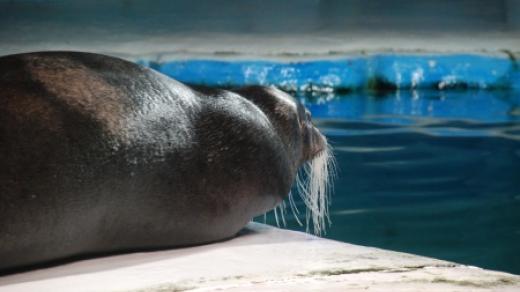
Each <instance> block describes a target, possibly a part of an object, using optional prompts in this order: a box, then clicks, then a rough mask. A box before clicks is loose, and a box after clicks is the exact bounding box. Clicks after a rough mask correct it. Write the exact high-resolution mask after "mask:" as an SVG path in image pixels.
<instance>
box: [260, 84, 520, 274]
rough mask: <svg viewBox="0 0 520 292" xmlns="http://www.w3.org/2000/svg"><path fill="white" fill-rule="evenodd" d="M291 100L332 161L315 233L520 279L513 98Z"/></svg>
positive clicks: (519, 156)
mask: <svg viewBox="0 0 520 292" xmlns="http://www.w3.org/2000/svg"><path fill="white" fill-rule="evenodd" d="M300 100H301V101H302V102H303V103H304V104H305V105H306V106H307V107H308V108H309V109H310V111H311V112H312V114H313V117H314V120H315V123H316V125H317V126H318V127H319V128H320V129H321V131H322V132H323V133H324V134H325V135H326V136H327V137H328V139H329V141H330V143H331V144H332V146H333V147H334V153H335V156H336V159H337V164H338V170H339V171H338V177H337V179H336V181H335V184H334V193H333V196H332V204H331V221H332V225H331V226H330V227H329V228H328V230H327V233H326V234H325V235H324V237H326V238H331V239H336V240H341V241H345V242H349V243H354V244H361V245H368V246H375V247H380V248H385V249H390V250H396V251H403V252H408V253H414V254H419V255H425V256H431V257H435V258H440V259H445V260H450V261H455V262H458V263H463V264H468V265H475V266H479V267H483V268H488V269H495V270H502V271H507V272H511V273H515V274H520V92H515V91H462V90H461V91H457V90H454V91H449V92H448V91H447V92H443V91H406V92H403V91H401V92H399V91H396V92H388V93H384V94H377V95H376V94H370V93H350V94H346V95H326V96H320V97H301V98H300ZM300 205H301V202H300ZM301 208H303V207H301ZM256 220H257V221H263V219H262V218H257V219H256ZM286 221H287V226H286V227H287V228H290V229H296V230H304V229H305V228H304V227H300V226H298V224H297V223H296V220H295V218H294V217H293V216H292V215H291V212H290V210H288V212H287V214H286ZM267 223H269V224H275V221H274V216H272V214H270V215H269V216H268V217H267Z"/></svg>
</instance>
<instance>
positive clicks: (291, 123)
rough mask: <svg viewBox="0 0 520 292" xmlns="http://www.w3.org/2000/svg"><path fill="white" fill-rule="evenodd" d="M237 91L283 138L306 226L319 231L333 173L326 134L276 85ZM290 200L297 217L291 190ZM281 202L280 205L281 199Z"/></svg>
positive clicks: (304, 110)
mask: <svg viewBox="0 0 520 292" xmlns="http://www.w3.org/2000/svg"><path fill="white" fill-rule="evenodd" d="M236 92H237V93H239V94H240V95H242V96H243V97H245V98H247V99H248V100H250V101H252V102H253V103H254V104H255V105H257V106H258V107H259V108H260V109H261V110H262V111H263V112H264V113H265V114H266V115H267V116H268V118H269V120H270V122H271V123H272V125H273V127H274V128H275V129H276V131H277V133H278V135H279V137H280V138H281V139H282V141H283V144H284V146H285V150H286V152H287V155H288V157H290V158H291V159H290V161H291V162H292V170H293V171H292V172H293V173H294V177H293V179H294V181H295V184H296V188H297V190H298V194H299V195H300V197H301V198H302V200H303V201H304V203H305V205H306V206H307V212H306V223H307V228H308V229H309V226H311V225H312V227H313V231H314V233H316V234H320V233H321V232H322V231H323V230H324V229H323V228H324V227H325V224H326V222H327V220H328V207H329V189H330V186H331V179H330V178H331V176H332V175H334V159H333V156H332V155H331V149H330V147H329V145H328V143H327V140H326V138H325V136H324V135H322V134H321V133H320V131H319V130H318V129H317V128H316V127H315V126H314V125H313V123H312V120H311V114H310V112H309V110H308V109H306V108H305V107H304V106H303V105H302V104H301V103H300V102H298V101H297V100H296V99H294V98H293V97H292V96H290V95H289V94H287V93H285V92H283V91H281V90H279V89H277V88H275V87H263V86H250V87H245V88H241V89H239V90H236ZM289 203H290V206H291V209H292V210H293V212H294V213H295V217H296V218H297V220H298V216H297V215H298V213H299V211H298V209H297V208H296V206H295V204H294V202H293V200H292V196H291V194H289ZM280 206H281V209H283V206H284V203H283V202H282V204H281V205H280ZM281 212H282V214H283V210H281ZM275 215H277V213H276V209H275ZM311 222H312V224H310V223H311Z"/></svg>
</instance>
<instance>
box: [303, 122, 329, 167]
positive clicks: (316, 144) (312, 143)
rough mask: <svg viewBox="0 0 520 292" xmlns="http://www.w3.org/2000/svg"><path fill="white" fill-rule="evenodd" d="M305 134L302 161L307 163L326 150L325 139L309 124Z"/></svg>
mask: <svg viewBox="0 0 520 292" xmlns="http://www.w3.org/2000/svg"><path fill="white" fill-rule="evenodd" d="M305 132H306V133H304V136H305V138H306V139H305V140H306V141H305V143H304V150H303V160H304V161H308V160H312V159H314V158H315V157H316V156H318V155H319V154H320V153H322V152H323V151H325V150H326V149H327V139H326V138H325V136H323V134H321V133H320V131H319V130H318V129H317V128H316V127H315V126H314V125H312V124H310V123H309V125H308V126H307V127H306V129H305Z"/></svg>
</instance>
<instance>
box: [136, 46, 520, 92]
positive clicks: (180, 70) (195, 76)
mask: <svg viewBox="0 0 520 292" xmlns="http://www.w3.org/2000/svg"><path fill="white" fill-rule="evenodd" d="M139 63H141V64H144V65H148V66H150V67H152V68H154V69H156V70H158V71H160V72H162V73H164V74H166V75H168V76H171V77H173V78H175V79H177V80H179V81H182V82H186V83H191V84H201V85H208V86H243V85H277V86H280V87H282V88H284V89H286V90H292V91H331V90H339V89H345V90H357V89H364V88H374V89H377V87H380V86H385V87H392V88H397V89H411V88H415V89H425V88H428V89H448V88H453V87H455V88H458V87H461V88H477V89H494V88H504V89H510V88H515V89H520V70H519V67H520V66H519V63H518V61H517V60H515V59H514V58H511V57H509V56H508V55H506V54H504V56H488V55H478V54H437V55H433V54H428V55H426V54H425V55H415V54H409V55H406V54H375V55H364V56H353V57H343V58H335V59H323V60H301V61H272V60H217V59H188V60H171V61H165V62H160V63H158V62H150V61H145V60H142V61H139Z"/></svg>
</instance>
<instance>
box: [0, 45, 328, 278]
mask: <svg viewBox="0 0 520 292" xmlns="http://www.w3.org/2000/svg"><path fill="white" fill-rule="evenodd" d="M329 157H330V155H329V151H328V147H327V142H326V140H325V137H324V136H323V135H322V134H320V132H319V131H318V130H317V129H316V128H315V127H314V126H313V124H312V122H311V117H310V114H309V111H308V110H306V109H305V108H304V107H303V106H302V104H300V103H299V102H297V101H296V100H295V99H293V98H292V97H291V96H290V95H288V94H286V93H284V92H282V91H280V90H278V89H276V88H273V87H261V86H250V87H245V88H239V89H237V90H233V91H230V90H221V89H210V88H203V87H194V86H191V87H190V86H187V85H185V84H182V83H180V82H178V81H176V80H173V79H171V78H169V77H166V76H164V75H162V74H160V73H158V72H156V71H153V70H151V69H149V68H145V67H142V66H139V65H136V64H134V63H131V62H128V61H124V60H121V59H118V58H114V57H109V56H105V55H99V54H92V53H81V52H37V53H26V54H17V55H10V56H4V57H0V259H1V260H0V271H6V270H10V269H13V268H20V267H27V266H31V265H34V264H40V263H47V262H49V261H55V260H59V259H65V258H70V257H74V256H78V255H90V254H103V253H109V252H122V251H132V250H143V249H157V248H170V247H177V246H186V245H195V244H203V243H208V242H213V241H217V240H223V239H226V238H230V237H233V236H234V235H236V234H237V232H238V231H239V230H240V229H241V228H242V227H244V225H245V224H246V223H247V222H248V221H250V220H251V219H252V218H253V217H254V216H257V215H259V214H262V213H265V212H266V211H268V210H270V209H272V208H274V207H275V206H276V205H277V204H280V202H282V200H283V199H284V198H285V197H286V196H287V194H288V193H289V192H290V189H291V186H292V184H293V182H294V181H295V178H296V176H297V173H298V170H299V169H300V168H301V167H302V165H304V164H305V163H306V162H309V161H310V162H309V163H311V164H309V163H308V164H309V165H310V166H309V167H308V168H307V169H308V170H309V171H310V173H309V177H310V180H309V182H308V183H304V182H303V183H302V182H301V181H300V182H298V185H299V186H300V187H301V189H302V192H301V195H302V197H303V198H304V201H305V203H306V204H307V206H308V207H309V210H310V211H309V212H310V216H309V218H310V220H311V221H312V222H313V226H314V227H315V229H316V231H318V232H319V230H321V228H322V227H323V224H324V220H325V217H326V212H327V206H328V203H327V201H326V199H327V193H326V187H327V173H328V170H327V167H328V166H329V163H328V162H329V161H330V159H329ZM313 172H314V173H313Z"/></svg>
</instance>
